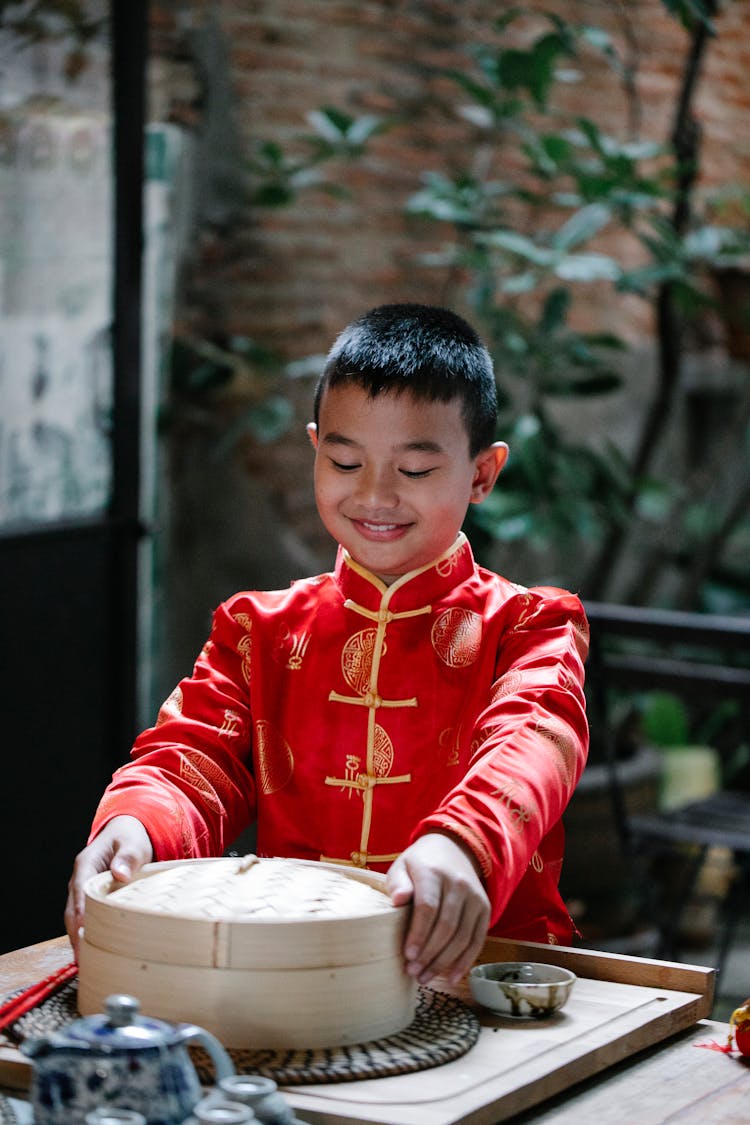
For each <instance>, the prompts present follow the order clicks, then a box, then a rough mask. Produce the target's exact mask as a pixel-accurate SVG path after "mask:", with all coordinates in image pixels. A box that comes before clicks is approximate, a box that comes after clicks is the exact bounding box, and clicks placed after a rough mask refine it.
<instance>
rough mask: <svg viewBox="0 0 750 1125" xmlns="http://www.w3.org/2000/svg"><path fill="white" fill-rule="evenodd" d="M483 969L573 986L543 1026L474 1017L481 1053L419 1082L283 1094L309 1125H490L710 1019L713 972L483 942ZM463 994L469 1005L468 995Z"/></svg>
mask: <svg viewBox="0 0 750 1125" xmlns="http://www.w3.org/2000/svg"><path fill="white" fill-rule="evenodd" d="M481 960H482V961H524V960H528V961H543V962H546V963H554V964H557V965H563V966H564V967H565V968H568V969H571V970H572V971H573V972H574V973H576V974H577V976H578V978H579V979H578V981H577V982H576V985H575V987H574V989H573V993H572V995H571V998H570V1000H569V1002H568V1004H567V1006H566V1007H565V1008H564V1009H563V1011H562V1012H560V1013H558V1015H557V1016H556V1017H554V1018H553V1019H552V1020H549V1021H543V1022H537V1021H532V1020H510V1019H507V1018H503V1017H500V1016H493V1014H492V1013H490V1012H486V1011H484V1010H481V1011H480V1018H481V1021H482V1030H481V1033H480V1037H479V1040H478V1042H477V1044H476V1045H475V1046H474V1047H473V1048H472V1049H471V1050H470V1051H469V1053H468V1054H467V1055H464V1056H463V1058H461V1059H457V1060H456V1061H455V1062H450V1063H446V1064H445V1065H444V1066H441V1067H437V1068H436V1069H434V1070H427V1071H423V1072H421V1073H419V1074H408V1075H400V1076H398V1077H393V1078H380V1079H374V1080H369V1079H368V1080H366V1081H362V1082H351V1083H345V1084H342V1085H331V1086H315V1087H310V1086H308V1087H301V1086H298V1087H289V1088H287V1089H285V1091H284V1093H285V1095H286V1096H287V1098H288V1100H289V1101H290V1102H291V1104H292V1105H293V1106H294V1108H295V1109H296V1110H297V1111H298V1113H299V1114H300V1116H302V1117H303V1118H304V1119H305V1120H306V1121H309V1122H311V1123H313V1125H316V1123H317V1125H459V1123H460V1125H492V1123H494V1122H499V1121H504V1120H506V1119H507V1118H508V1117H511V1116H512V1115H514V1114H517V1113H521V1112H522V1111H524V1110H527V1109H529V1108H531V1107H532V1106H535V1105H538V1104H539V1103H541V1102H543V1101H544V1100H545V1099H547V1098H550V1097H552V1096H553V1095H555V1094H558V1093H560V1092H561V1091H563V1090H566V1089H567V1088H568V1087H570V1086H572V1085H574V1084H575V1083H577V1082H581V1081H583V1080H584V1079H586V1078H590V1077H592V1076H593V1075H595V1074H598V1073H600V1072H601V1071H603V1070H605V1069H606V1068H607V1067H610V1066H613V1065H614V1064H615V1063H618V1062H621V1061H622V1060H623V1059H626V1058H628V1057H629V1056H630V1055H633V1054H635V1053H636V1052H638V1051H641V1050H643V1049H644V1048H646V1047H649V1046H651V1045H653V1044H655V1043H658V1042H660V1041H661V1040H663V1039H666V1038H668V1037H669V1036H671V1035H674V1034H676V1033H677V1032H679V1031H682V1030H684V1029H685V1028H688V1027H691V1026H692V1025H693V1024H695V1023H697V1021H698V1020H700V1019H705V1018H707V1017H708V1016H710V1013H711V1008H712V1005H713V993H714V977H715V971H714V970H713V969H709V968H701V967H697V966H692V965H683V964H677V963H673V962H666V961H653V960H646V959H640V958H629V957H622V956H618V955H615V954H607V953H597V952H592V951H588V950H574V949H568V948H563V947H555V946H548V945H535V944H532V943H520V942H512V941H504V940H501V939H499V938H489V939H488V940H487V942H486V944H485V947H484V950H483V953H482V957H481ZM455 991H459V994H460V995H462V997H463V998H464V999H465V1000H467V1002H471V1000H470V995H469V992H468V986H466V987H464V988H462V989H461V990H455Z"/></svg>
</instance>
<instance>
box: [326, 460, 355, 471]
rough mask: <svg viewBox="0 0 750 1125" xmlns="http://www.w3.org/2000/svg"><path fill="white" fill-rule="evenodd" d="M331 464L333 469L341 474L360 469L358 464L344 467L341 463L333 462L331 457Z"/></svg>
mask: <svg viewBox="0 0 750 1125" xmlns="http://www.w3.org/2000/svg"><path fill="white" fill-rule="evenodd" d="M331 464H332V465H333V467H334V469H338V470H339V472H342V473H350V472H351V471H352V469H358V468H360V466H359V464H355V465H345V464H344V462H343V461H334V459H333V457H332V458H331Z"/></svg>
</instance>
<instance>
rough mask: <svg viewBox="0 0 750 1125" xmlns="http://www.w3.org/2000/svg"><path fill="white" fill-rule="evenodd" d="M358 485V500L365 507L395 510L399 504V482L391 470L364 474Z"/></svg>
mask: <svg viewBox="0 0 750 1125" xmlns="http://www.w3.org/2000/svg"><path fill="white" fill-rule="evenodd" d="M357 484H358V487H357V500H358V502H359V503H360V504H361V505H362V506H363V507H366V508H368V509H374V508H395V506H396V505H397V504H398V491H397V487H396V484H397V482H396V479H395V476H394V474H393V473H392V472H390V471H389V470H380V471H376V470H371V471H369V472H364V473H362V474H361V475H360V477H359V479H358V482H357Z"/></svg>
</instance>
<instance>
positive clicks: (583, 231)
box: [552, 203, 612, 250]
mask: <svg viewBox="0 0 750 1125" xmlns="http://www.w3.org/2000/svg"><path fill="white" fill-rule="evenodd" d="M611 218H612V212H611V210H610V209H609V207H606V206H605V205H604V204H603V203H591V204H589V205H588V206H587V207H582V208H581V210H580V211H578V212H577V213H576V214H575V215H572V216H571V218H570V219H568V221H567V222H566V223H564V224H563V225H562V226H561V227H560V229H559V230H557V231H556V232H555V234H554V236H553V239H552V245H553V247H554V248H555V249H556V250H570V249H571V248H572V247H573V246H578V245H579V243H581V242H588V240H589V239H590V238H593V237H594V235H596V234H598V233H599V231H600V230H603V228H604V227H606V226H607V224H608V223H609V221H610V219H611Z"/></svg>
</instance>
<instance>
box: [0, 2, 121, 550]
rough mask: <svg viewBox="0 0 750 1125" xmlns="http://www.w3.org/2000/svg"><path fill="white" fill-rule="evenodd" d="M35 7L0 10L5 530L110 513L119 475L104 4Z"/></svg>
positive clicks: (0, 454) (0, 494)
mask: <svg viewBox="0 0 750 1125" xmlns="http://www.w3.org/2000/svg"><path fill="white" fill-rule="evenodd" d="M35 7H38V6H37V5H30V4H11V5H4V6H3V8H2V16H1V17H0V403H1V409H0V528H2V529H5V530H8V529H10V528H13V527H16V526H18V527H27V526H29V525H42V524H48V523H54V522H56V521H58V520H63V519H64V520H69V519H71V518H73V519H75V518H77V517H81V516H91V515H96V514H98V513H101V512H102V511H103V510H104V509H105V508H106V506H107V504H108V501H109V496H110V489H111V477H112V461H111V451H110V422H111V409H112V357H111V349H110V332H111V320H112V269H113V251H112V186H113V185H112V160H111V120H110V74H109V42H108V39H109V24H108V18H107V13H108V5H107V4H106V3H104V2H101V0H100V2H91V3H80V4H75V3H74V4H69V5H65V6H63V5H55V6H52V5H51V6H50V8H54V7H56V8H58V9H60V10H64V11H65V15H64V16H61V15H57V16H55V15H51V16H50V15H48V16H41V17H39V16H33V9H34V8H35ZM29 13H32V18H29ZM90 31H93V34H90Z"/></svg>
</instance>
